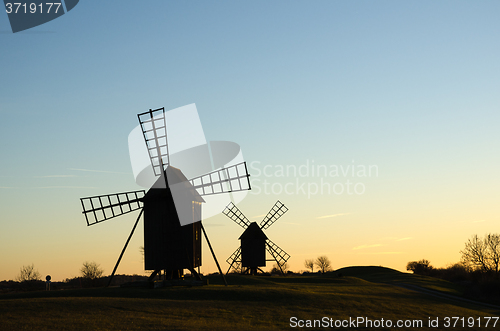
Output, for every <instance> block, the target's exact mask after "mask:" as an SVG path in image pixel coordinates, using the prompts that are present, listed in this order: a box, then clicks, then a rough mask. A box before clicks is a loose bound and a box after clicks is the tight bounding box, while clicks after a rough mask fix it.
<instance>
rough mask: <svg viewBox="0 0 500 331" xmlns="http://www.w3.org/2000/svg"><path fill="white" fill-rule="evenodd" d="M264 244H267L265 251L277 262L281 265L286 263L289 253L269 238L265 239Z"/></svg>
mask: <svg viewBox="0 0 500 331" xmlns="http://www.w3.org/2000/svg"><path fill="white" fill-rule="evenodd" d="M266 244H267V246H266V249H267V251H268V252H269V254H271V255H272V257H273V258H274V259H275V260H276V262H277V263H279V264H280V265H283V264H285V263H286V261H288V259H289V258H290V255H289V254H288V253H287V252H285V251H284V250H282V249H281V248H280V247H279V246H278V245H276V244H275V243H273V242H272V241H271V240H269V239H267V242H266Z"/></svg>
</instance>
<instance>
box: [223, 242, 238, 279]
mask: <svg viewBox="0 0 500 331" xmlns="http://www.w3.org/2000/svg"><path fill="white" fill-rule="evenodd" d="M240 257H241V247H238V249H237V250H235V251H234V253H233V254H231V256H230V257H228V258H227V260H226V262H227V263H228V264H229V269H227V272H226V274H227V273H229V271H231V268H233V269H234V270H236V271H238V270H239V269H240V265H241V258H240ZM235 263H236V265H235V266H234V264H235Z"/></svg>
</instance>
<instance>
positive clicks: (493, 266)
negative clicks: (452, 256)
mask: <svg viewBox="0 0 500 331" xmlns="http://www.w3.org/2000/svg"><path fill="white" fill-rule="evenodd" d="M460 253H461V254H462V262H463V263H464V264H465V265H468V266H473V267H476V268H479V269H481V270H483V271H494V272H495V273H498V269H499V264H500V235H499V234H487V235H485V236H484V239H481V238H479V237H478V236H477V234H476V235H473V236H472V237H471V238H470V239H469V240H467V242H466V243H465V248H464V250H462V251H460Z"/></svg>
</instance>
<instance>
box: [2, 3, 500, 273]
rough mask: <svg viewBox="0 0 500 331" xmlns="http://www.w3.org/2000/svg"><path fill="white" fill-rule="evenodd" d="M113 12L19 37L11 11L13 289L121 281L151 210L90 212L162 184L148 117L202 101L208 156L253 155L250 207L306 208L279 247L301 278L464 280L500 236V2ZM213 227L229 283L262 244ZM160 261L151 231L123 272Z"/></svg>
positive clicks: (7, 132) (257, 210)
mask: <svg viewBox="0 0 500 331" xmlns="http://www.w3.org/2000/svg"><path fill="white" fill-rule="evenodd" d="M95 6H96V4H92V3H88V2H80V3H78V6H76V7H74V8H73V9H72V10H71V12H68V13H67V14H65V15H63V16H61V17H59V18H57V19H55V20H53V21H50V22H47V23H46V24H43V25H40V26H37V27H34V28H32V29H29V30H25V31H21V32H18V33H12V32H11V27H10V26H9V19H8V17H7V15H6V14H5V15H0V31H1V33H0V39H1V40H2V44H3V46H4V51H3V52H2V53H1V54H0V60H1V62H2V63H4V67H3V74H2V77H3V79H2V80H1V83H0V84H1V85H0V113H1V114H2V115H3V116H2V121H1V124H0V125H1V129H0V137H1V140H2V141H3V144H2V147H1V152H2V155H3V156H2V162H1V164H0V169H1V170H2V174H1V175H0V206H1V209H2V219H1V228H0V251H1V252H2V253H1V256H2V259H1V260H2V267H1V268H0V280H14V279H15V277H16V276H17V275H18V274H19V270H20V268H21V267H22V266H25V265H31V264H34V266H35V269H37V270H38V271H39V272H40V273H41V275H42V278H44V277H45V275H49V274H50V275H51V276H52V279H53V281H62V280H64V279H66V278H72V277H76V276H78V275H79V269H80V268H81V266H82V264H83V262H85V261H95V262H96V263H98V264H100V266H101V267H102V268H103V269H104V272H105V274H111V271H112V270H113V267H114V265H115V263H116V260H117V259H118V256H119V254H120V251H121V249H122V248H123V245H124V244H125V241H126V239H127V237H128V235H129V233H130V230H131V228H132V225H133V223H134V222H135V219H136V218H137V214H138V212H133V213H130V214H127V215H123V216H121V217H120V218H119V219H113V220H109V221H106V222H104V223H102V224H99V225H95V226H89V227H88V226H87V225H86V222H85V217H84V216H83V215H82V210H81V203H80V198H82V197H87V196H95V195H103V194H113V193H119V192H125V191H134V190H139V189H142V188H141V187H140V186H139V185H137V184H136V183H135V178H134V172H133V170H132V165H131V161H130V156H129V150H128V144H127V142H128V140H127V139H128V135H129V133H130V132H131V131H132V130H133V129H134V128H135V127H136V126H137V125H138V122H137V114H139V113H142V112H145V111H147V110H149V109H156V108H159V107H165V110H166V111H168V110H172V109H175V108H178V107H182V106H185V105H190V104H193V103H194V104H196V107H197V109H198V114H199V117H200V121H201V124H202V126H203V131H204V134H205V137H206V140H207V141H230V142H235V143H237V144H239V145H240V147H241V150H242V154H243V156H244V159H245V161H246V162H247V165H248V171H249V173H250V180H251V185H252V190H250V191H248V194H247V196H246V198H245V199H244V200H243V201H241V202H240V203H238V204H237V207H238V208H239V209H240V210H241V211H242V212H243V213H244V214H245V215H246V216H247V217H248V219H249V220H250V221H260V220H261V219H262V218H263V217H264V216H265V215H266V214H267V212H268V211H269V210H270V208H271V207H272V206H273V205H274V203H275V202H276V201H277V200H280V201H281V202H282V203H284V204H285V205H286V206H287V207H288V208H289V210H288V212H287V213H286V214H285V215H283V217H281V219H279V220H278V221H277V222H276V223H275V224H273V226H272V227H271V228H269V229H268V230H266V235H268V236H269V238H270V239H271V240H272V241H273V242H274V243H276V244H277V245H278V246H279V247H281V248H282V249H283V250H285V251H286V252H287V253H288V254H290V255H291V258H290V260H289V261H288V264H289V266H290V269H291V270H293V271H296V272H298V271H300V270H305V269H306V268H305V266H304V261H305V260H306V259H312V258H316V257H318V256H322V255H325V256H327V257H328V258H329V259H330V261H331V262H332V267H333V268H334V269H340V268H342V267H346V266H367V265H374V266H384V267H388V268H391V269H395V270H398V271H403V272H406V264H407V263H408V262H410V261H418V260H421V259H427V260H429V261H430V262H431V264H432V265H433V266H434V267H438V268H439V267H446V266H447V265H451V264H454V263H457V262H459V261H460V250H462V249H463V248H464V245H465V243H466V241H467V240H468V239H469V238H470V237H471V236H473V235H475V234H477V235H479V236H483V235H484V234H486V233H498V232H500V231H498V230H497V229H498V227H499V224H500V218H499V216H498V213H497V211H498V207H497V205H498V192H497V191H498V187H499V185H500V174H499V172H498V170H497V169H498V166H499V165H500V156H499V155H498V154H497V153H495V151H496V148H497V147H498V146H500V133H499V132H498V128H497V123H499V122H500V112H498V109H499V105H500V97H499V96H498V93H497V91H498V90H499V88H500V81H499V80H498V77H499V71H500V67H499V66H498V63H497V62H498V61H497V56H496V55H497V54H499V53H500V47H499V42H498V40H500V22H499V21H498V18H497V17H496V15H495V14H496V13H498V12H499V10H500V3H498V2H495V1H484V2H480V3H466V2H463V3H456V2H453V1H443V2H440V3H435V2H431V1H424V2H419V3H418V4H417V3H401V2H393V1H379V2H373V3H372V2H361V3H356V4H354V3H351V2H330V1H317V2H314V3H308V2H293V3H289V2H286V1H276V2H273V3H268V2H264V1H254V2H252V3H234V2H231V1H222V2H218V3H215V4H210V3H205V2H202V1H194V2H190V3H177V2H171V1H168V2H166V1H152V2H149V3H148V4H147V5H146V4H145V5H143V6H141V7H138V6H136V3H135V2H132V1H122V2H120V6H119V7H116V4H112V3H103V4H99V10H96V8H95ZM152 9H154V10H152ZM174 166H175V165H174ZM301 170H302V172H301ZM221 212H222V210H221ZM203 224H204V226H205V228H206V230H207V233H208V236H209V238H210V242H211V244H212V246H213V248H214V250H215V254H216V255H217V259H218V261H219V263H220V264H221V268H222V270H223V271H224V272H225V271H226V270H227V268H228V267H229V265H228V264H227V263H226V262H225V261H226V259H227V258H228V257H229V256H230V255H231V254H232V253H233V252H234V250H235V249H236V248H237V247H238V246H239V240H238V238H239V236H240V235H241V233H242V230H241V228H240V227H239V226H237V225H236V224H233V222H232V221H230V220H229V219H228V218H227V217H226V216H224V215H222V214H218V215H215V216H213V217H210V218H207V219H205V220H203ZM202 241H203V247H202V254H203V262H202V267H201V272H202V273H205V274H208V273H213V272H216V271H217V268H216V266H215V263H214V262H213V259H212V257H211V254H210V251H209V250H208V247H207V244H206V242H205V240H204V239H203V240H202ZM140 246H143V222H142V220H141V221H140V222H139V225H138V228H137V230H136V233H135V234H134V236H133V238H132V240H131V242H130V244H129V247H128V249H127V251H126V252H125V255H124V257H123V260H122V261H121V263H120V267H119V268H118V270H117V272H116V273H117V274H145V272H144V263H143V260H142V256H141V253H140V251H139V247H140ZM272 264H273V263H272V262H268V264H267V267H266V268H265V270H270V269H271V268H272Z"/></svg>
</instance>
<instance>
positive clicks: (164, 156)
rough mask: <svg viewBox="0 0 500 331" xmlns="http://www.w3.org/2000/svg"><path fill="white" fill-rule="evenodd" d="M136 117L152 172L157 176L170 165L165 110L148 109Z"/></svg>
mask: <svg viewBox="0 0 500 331" xmlns="http://www.w3.org/2000/svg"><path fill="white" fill-rule="evenodd" d="M137 117H138V119H139V123H140V125H141V129H142V134H143V135H144V140H145V141H146V147H147V149H148V154H149V158H150V159H151V166H152V167H153V172H154V174H155V176H159V175H160V174H161V173H162V170H165V168H166V167H167V166H168V165H169V164H170V159H169V156H168V142H167V121H166V119H165V108H158V109H155V110H151V109H150V110H149V111H147V112H145V113H142V114H138V115H137Z"/></svg>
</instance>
